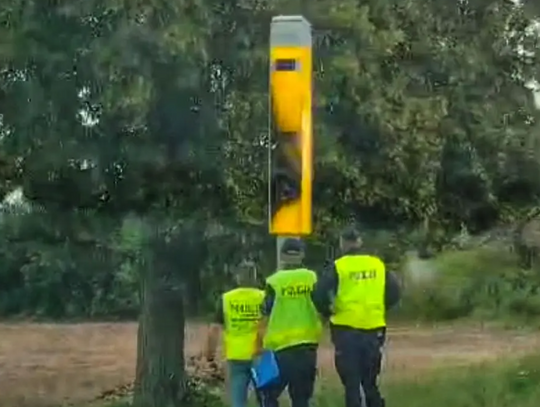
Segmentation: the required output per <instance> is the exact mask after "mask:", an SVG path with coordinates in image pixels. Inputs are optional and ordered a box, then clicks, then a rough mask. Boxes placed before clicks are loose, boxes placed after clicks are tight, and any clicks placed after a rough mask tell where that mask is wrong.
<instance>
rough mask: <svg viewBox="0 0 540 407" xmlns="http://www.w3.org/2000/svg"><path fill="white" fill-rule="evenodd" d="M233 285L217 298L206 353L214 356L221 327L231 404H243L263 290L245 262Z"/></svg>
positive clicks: (235, 405) (210, 358) (210, 356)
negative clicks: (234, 285)
mask: <svg viewBox="0 0 540 407" xmlns="http://www.w3.org/2000/svg"><path fill="white" fill-rule="evenodd" d="M236 285H237V288H234V289H232V290H230V291H227V292H225V293H224V294H223V295H222V296H221V298H220V301H219V303H218V307H217V312H216V316H215V321H214V323H213V324H212V325H211V326H210V330H209V334H208V338H207V344H206V352H205V356H206V358H207V360H209V361H213V360H214V359H215V356H216V349H217V343H218V338H219V333H220V331H221V330H223V347H224V353H225V359H226V362H227V374H226V377H227V387H228V393H229V396H230V398H231V404H232V407H246V406H247V398H248V389H249V385H250V383H251V382H252V376H251V363H252V359H253V356H254V355H255V353H256V349H255V348H256V346H255V345H256V338H257V331H258V324H259V321H260V319H261V316H262V314H261V308H262V303H263V299H264V291H263V290H260V289H258V288H256V287H257V281H256V278H255V273H254V271H253V270H249V268H246V267H245V265H244V266H241V267H240V270H239V271H238V273H237V276H236ZM257 396H258V394H257Z"/></svg>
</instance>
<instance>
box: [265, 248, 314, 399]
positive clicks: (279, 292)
mask: <svg viewBox="0 0 540 407" xmlns="http://www.w3.org/2000/svg"><path fill="white" fill-rule="evenodd" d="M280 257H281V264H280V266H279V270H278V271H276V272H275V273H274V274H272V275H271V276H270V277H268V279H267V280H266V290H265V300H264V304H263V319H262V321H261V323H260V330H259V335H258V341H257V348H258V349H265V350H270V351H273V352H274V354H275V357H276V362H277V365H278V369H279V379H278V380H277V381H275V382H273V383H272V384H270V385H269V386H267V387H266V388H264V389H263V390H262V396H263V399H264V403H263V404H264V407H278V406H279V404H278V398H279V396H280V395H281V393H282V392H283V391H284V390H285V388H288V393H289V397H290V399H291V404H292V407H308V406H309V402H310V400H311V398H312V396H313V389H314V384H315V377H316V372H317V348H318V344H319V340H320V337H321V333H322V321H321V317H320V316H319V314H318V312H317V309H316V308H315V306H314V304H313V302H312V300H311V291H312V290H313V287H314V285H315V283H316V281H317V275H316V273H315V272H314V271H312V270H309V269H307V268H305V267H304V266H303V265H302V263H303V259H304V245H303V243H302V241H301V240H299V239H286V240H285V241H284V243H283V245H282V247H281V252H280Z"/></svg>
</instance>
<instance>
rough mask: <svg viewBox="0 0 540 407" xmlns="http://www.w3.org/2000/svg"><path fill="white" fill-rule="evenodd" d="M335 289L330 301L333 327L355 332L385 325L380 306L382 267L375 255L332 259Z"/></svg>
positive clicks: (384, 279) (381, 305) (383, 290)
mask: <svg viewBox="0 0 540 407" xmlns="http://www.w3.org/2000/svg"><path fill="white" fill-rule="evenodd" d="M335 265H336V271H337V275H338V290H337V293H336V297H335V298H334V309H333V315H332V317H331V318H330V321H331V322H332V324H334V325H342V326H348V327H351V328H355V329H376V328H382V327H385V326H386V309H385V303H384V296H385V285H386V268H385V266H384V263H383V262H382V260H381V259H379V258H378V257H375V256H367V255H352V256H343V257H341V258H340V259H338V260H336V262H335Z"/></svg>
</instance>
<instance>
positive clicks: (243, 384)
mask: <svg viewBox="0 0 540 407" xmlns="http://www.w3.org/2000/svg"><path fill="white" fill-rule="evenodd" d="M227 367H228V370H229V391H230V394H231V403H232V405H231V407H247V398H248V388H249V385H250V383H251V382H252V378H251V361H250V360H228V361H227Z"/></svg>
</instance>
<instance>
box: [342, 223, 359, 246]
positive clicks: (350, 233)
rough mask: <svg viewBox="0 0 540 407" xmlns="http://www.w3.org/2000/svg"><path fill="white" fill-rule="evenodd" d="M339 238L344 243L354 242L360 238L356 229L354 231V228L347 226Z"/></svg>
mask: <svg viewBox="0 0 540 407" xmlns="http://www.w3.org/2000/svg"><path fill="white" fill-rule="evenodd" d="M340 236H341V239H343V241H345V242H356V241H357V240H358V239H360V238H361V237H362V236H361V235H360V232H359V231H358V229H356V228H355V227H354V226H347V227H346V228H345V229H343V230H342V232H341V235H340Z"/></svg>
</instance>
